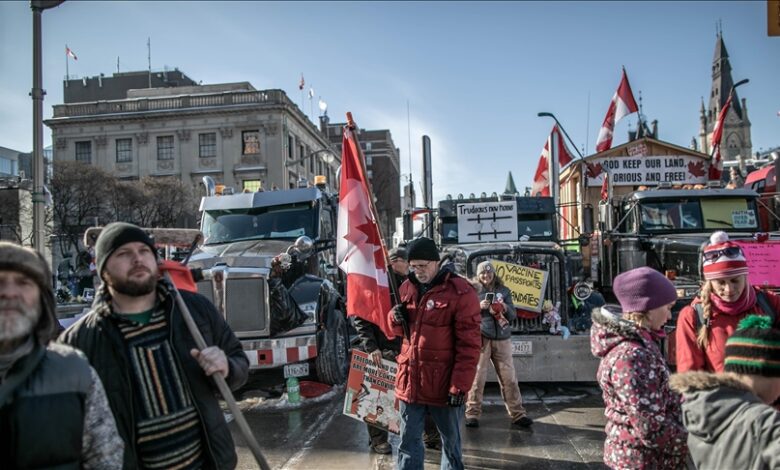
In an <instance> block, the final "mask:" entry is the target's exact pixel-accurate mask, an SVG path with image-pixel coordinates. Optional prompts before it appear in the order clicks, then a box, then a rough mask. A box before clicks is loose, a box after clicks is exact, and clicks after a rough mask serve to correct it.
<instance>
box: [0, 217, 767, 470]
mask: <svg viewBox="0 0 780 470" xmlns="http://www.w3.org/2000/svg"><path fill="white" fill-rule="evenodd" d="M389 260H390V261H391V263H390V268H391V275H393V276H395V281H396V282H395V284H397V285H398V289H397V291H396V292H394V293H393V302H394V307H393V308H392V309H391V310H390V311H389V312H388V314H387V319H388V321H389V323H390V324H391V326H392V329H393V333H394V334H395V335H396V337H397V339H395V340H392V339H388V338H387V336H385V335H384V334H383V333H382V331H381V330H380V329H379V328H378V327H377V326H376V325H374V324H371V323H369V322H364V321H356V329H357V331H358V334H359V337H360V340H361V347H362V348H363V349H364V350H365V351H366V352H367V353H368V354H369V355H370V356H371V357H372V358H373V360H374V361H375V362H376V363H377V364H381V362H382V360H383V359H387V360H393V361H396V362H397V365H398V372H397V375H396V379H395V380H396V381H395V395H396V398H397V399H399V402H400V419H401V422H400V444H399V447H398V458H397V467H398V468H399V469H421V468H423V462H424V454H425V447H426V446H427V447H429V448H437V449H439V448H440V449H441V465H442V468H452V469H462V468H465V466H464V462H463V451H462V444H461V442H462V438H461V427H462V425H464V424H465V426H466V427H472V428H475V427H478V425H479V421H478V420H479V417H480V413H481V405H482V403H481V402H482V392H483V388H484V383H485V376H486V372H487V368H488V367H489V364H490V363H492V364H493V367H494V368H495V369H496V373H497V376H498V379H499V384H500V387H501V393H502V397H503V398H504V401H505V406H506V410H507V413H508V415H509V417H510V420H511V421H512V423H513V424H516V425H518V426H520V427H525V428H527V427H529V426H530V425H531V424H532V423H533V421H532V420H531V419H530V417H528V416H527V414H526V411H525V409H524V408H523V405H522V398H521V395H520V391H519V388H518V382H517V376H516V373H515V369H514V364H513V362H512V359H511V351H509V350H508V349H509V348H508V346H509V338H510V335H511V330H510V327H509V323H510V322H511V321H512V320H514V313H515V312H514V306H513V304H512V298H511V292H510V291H509V290H508V289H507V288H506V287H505V286H504V285H503V284H502V283H501V280H500V279H499V278H498V277H497V276H496V273H495V269H494V267H493V265H492V263H491V262H490V261H485V262H482V263H480V264H479V266H478V268H477V275H476V277H475V278H474V279H473V280H471V281H469V280H468V279H465V278H463V277H461V276H459V275H458V274H456V273H455V272H454V269H453V266H452V264H451V263H449V262H447V260H442V259H441V256H440V253H439V251H438V249H437V247H436V244H435V242H434V241H433V240H431V239H428V238H418V239H415V240H413V241H412V242H410V243H409V245H408V246H407V247H406V248H405V249H395V250H393V251H392V252H391V253H390V254H389ZM158 261H159V260H158V259H157V252H156V250H155V247H154V243H153V241H152V240H151V239H150V238H149V236H148V235H147V234H146V233H145V232H144V231H143V230H142V229H140V228H139V227H136V226H134V225H131V224H125V223H114V224H110V225H108V226H107V227H106V228H105V229H104V230H103V231H102V233H101V235H100V237H99V238H98V240H97V243H96V246H95V263H96V266H95V269H96V272H97V275H98V276H99V279H100V281H101V285H100V288H99V290H98V292H97V294H96V300H95V302H94V304H93V306H92V309H91V310H90V312H89V313H88V314H87V315H85V316H84V317H83V318H81V319H80V320H79V321H77V322H76V323H75V324H73V325H71V326H70V327H69V328H68V329H67V330H65V331H64V332H60V331H59V330H58V323H57V320H56V316H55V312H54V305H55V302H54V292H53V289H52V285H51V284H52V282H51V281H52V276H51V274H50V271H49V268H48V266H47V265H46V263H45V261H44V260H43V258H42V257H41V256H40V255H39V254H38V253H36V252H35V251H33V250H31V249H29V248H24V247H21V246H19V245H15V244H10V243H4V242H3V243H0V432H1V433H2V435H3V436H7V435H13V439H3V440H2V442H0V461H2V462H4V463H6V464H9V465H10V468H49V467H58V468H60V467H61V468H79V467H81V468H171V467H173V466H175V467H178V468H234V467H235V466H236V463H237V457H236V451H235V446H234V444H233V441H232V438H231V435H230V432H229V431H228V428H227V424H226V422H225V419H224V417H223V415H222V411H221V409H220V406H219V404H218V402H217V399H216V398H215V395H214V393H213V392H214V390H213V387H212V384H211V383H210V382H209V376H211V375H213V374H219V375H220V376H222V377H223V378H225V380H226V381H227V383H228V385H230V387H231V388H234V389H235V388H237V387H240V386H241V385H243V384H244V382H245V381H246V379H247V374H248V368H249V364H248V360H247V358H246V356H245V354H244V353H243V351H242V348H241V344H240V343H239V341H238V340H237V338H236V336H235V335H234V333H233V332H232V331H231V330H230V328H229V327H228V325H227V324H226V323H225V321H224V319H223V318H222V317H221V316H220V315H219V314H218V313H217V311H216V309H215V308H214V306H213V305H212V304H211V303H210V302H209V301H208V300H206V299H205V298H204V297H202V296H200V295H198V294H195V293H190V292H181V297H182V299H183V302H184V304H185V305H186V307H187V309H188V310H189V312H190V313H191V314H192V315H193V316H194V317H195V322H196V324H197V325H198V326H199V329H201V330H202V331H201V332H202V333H203V335H204V336H205V339H206V342H207V343H208V344H209V345H210V346H209V347H207V348H206V349H203V350H198V349H197V348H196V347H195V344H194V340H193V339H192V337H191V336H190V335H188V334H186V331H187V329H186V327H185V326H184V325H183V319H182V312H181V311H180V310H179V308H180V307H179V305H178V304H177V303H176V302H175V301H174V299H175V297H174V288H173V287H172V286H171V285H170V284H169V283H168V281H166V280H165V279H164V278H163V277H161V276H160V272H159V267H158ZM702 266H703V285H702V289H701V292H700V295H699V296H698V298H696V299H695V300H694V301H693V302H692V303H691V305H689V306H687V307H685V308H684V309H683V310H682V311H681V313H680V315H679V317H678V319H677V333H676V337H677V349H676V351H677V352H676V355H677V368H678V373H676V374H672V373H671V371H670V369H669V367H668V365H667V362H666V360H665V358H664V355H663V354H662V352H661V348H660V347H659V344H660V343H661V342H662V340H663V338H664V335H665V333H664V325H666V324H667V322H669V320H670V319H671V310H672V306H673V305H674V303H675V302H676V300H677V292H676V289H675V287H674V285H673V284H672V283H671V282H670V281H669V280H668V279H667V278H666V277H665V276H664V275H662V274H661V273H659V272H657V271H655V270H653V269H651V268H648V267H643V268H637V269H634V270H631V271H628V272H625V273H622V274H620V275H618V276H617V277H616V278H615V279H614V283H613V290H614V293H615V296H616V298H617V300H618V302H619V304H620V305H619V307H618V306H609V305H608V306H604V307H600V308H597V309H595V310H594V311H593V313H592V321H593V326H592V328H591V350H592V352H593V354H594V355H595V356H597V357H598V358H599V359H600V365H599V368H598V372H597V377H596V379H597V381H598V383H599V386H600V387H601V389H602V393H603V398H604V405H605V416H606V418H607V424H606V429H605V432H606V439H605V443H604V462H605V464H606V465H607V466H609V467H610V468H614V469H629V468H632V469H633V468H640V469H655V468H659V469H660V468H663V469H667V468H668V469H677V468H698V469H719V468H745V469H772V468H780V414H779V413H778V411H777V408H775V407H773V406H777V405H778V401H779V399H780V328H779V327H780V324H779V322H780V320H779V319H778V310H779V309H780V297H778V296H777V295H775V294H773V293H771V292H768V291H765V290H762V289H759V288H758V287H756V286H751V285H750V284H749V282H748V272H749V267H748V264H747V261H746V259H745V256H744V253H743V252H742V250H741V248H740V246H739V245H738V244H736V243H734V242H732V241H730V240H729V239H728V236H727V235H726V234H725V233H723V232H716V233H715V234H713V236H712V238H711V240H710V243H709V244H708V245H707V246H706V247H705V248H704V249H703V255H702ZM410 268H411V270H410ZM58 335H59V339H58V340H57V341H53V340H54V339H55V338H56V337H57V336H58ZM150 371H154V373H150ZM423 378H426V379H425V380H423ZM52 420H55V421H56V422H57V423H58V426H57V427H56V428H52V427H51V426H50V423H51V422H52ZM464 420H465V422H464ZM368 434H369V445H370V447H371V449H372V450H373V451H374V452H376V453H379V454H387V453H390V452H392V447H391V446H390V444H389V443H388V440H387V432H386V431H383V430H382V429H380V428H377V427H375V426H373V425H370V424H369V426H368Z"/></svg>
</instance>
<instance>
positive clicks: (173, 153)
mask: <svg viewBox="0 0 780 470" xmlns="http://www.w3.org/2000/svg"><path fill="white" fill-rule="evenodd" d="M182 75H183V74H182ZM185 77H186V76H185ZM188 80H189V79H188ZM90 83H91V82H90ZM128 83H130V85H128V86H134V85H133V84H132V83H131V82H128ZM70 86H73V84H69V87H70ZM112 93H115V92H114V91H112ZM45 123H46V125H47V126H49V127H50V128H51V131H52V143H53V146H54V148H53V158H54V160H55V161H67V160H76V161H81V162H84V163H88V164H91V165H95V166H98V167H100V168H102V169H104V170H106V171H108V172H109V173H111V174H114V175H116V176H117V177H119V178H123V179H139V178H143V177H146V176H151V177H155V176H160V177H163V176H168V177H170V176H176V177H179V178H181V179H182V181H184V182H190V183H192V184H194V185H196V186H197V185H199V183H200V182H201V180H202V177H203V176H211V177H212V178H214V180H215V181H216V183H217V184H224V185H225V186H229V187H233V188H234V189H235V190H236V191H242V190H248V191H256V190H258V189H261V188H262V189H272V188H292V187H295V186H296V185H297V184H299V181H300V180H301V179H302V178H303V179H305V180H306V181H313V178H314V176H315V175H320V174H322V175H325V176H326V177H327V178H328V182H329V184H330V185H331V187H332V188H337V184H338V182H336V181H335V175H336V169H337V168H338V166H339V164H340V160H341V158H340V155H341V154H340V152H337V151H335V150H334V149H333V148H332V147H331V145H330V142H329V141H328V139H327V138H326V137H325V136H323V135H322V134H321V133H320V132H319V130H318V129H317V127H316V126H315V125H314V124H313V123H312V122H311V121H309V119H308V118H307V117H306V115H305V114H304V113H303V112H302V111H301V110H300V109H299V108H298V106H296V105H295V104H294V103H293V102H292V100H290V99H289V98H288V96H287V95H286V94H285V92H284V91H282V90H256V89H255V88H254V87H252V85H251V84H249V83H248V82H240V83H225V84H215V85H187V86H165V87H158V88H142V89H126V90H125V97H124V98H121V99H110V100H97V101H85V102H70V103H67V102H66V103H65V104H61V105H55V106H54V116H53V117H52V118H51V119H49V120H47V121H45ZM327 154H330V155H332V156H334V157H335V158H331V159H329V162H328V163H326V161H325V159H323V158H322V157H323V155H327Z"/></svg>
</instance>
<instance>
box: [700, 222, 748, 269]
mask: <svg viewBox="0 0 780 470" xmlns="http://www.w3.org/2000/svg"><path fill="white" fill-rule="evenodd" d="M702 256H703V258H704V265H703V268H704V269H703V270H704V279H706V280H708V281H709V280H711V279H725V278H729V277H734V276H739V275H742V274H747V273H748V264H747V260H745V253H744V252H743V251H742V248H740V246H739V245H737V244H736V243H734V242H733V241H731V240H729V236H728V234H727V233H726V232H722V231H718V232H715V233H713V234H712V236H711V237H710V244H709V245H707V246H706V247H705V248H704V252H703V254H702Z"/></svg>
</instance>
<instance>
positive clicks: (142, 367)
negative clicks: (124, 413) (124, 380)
mask: <svg viewBox="0 0 780 470" xmlns="http://www.w3.org/2000/svg"><path fill="white" fill-rule="evenodd" d="M116 317H118V321H117V326H118V327H119V330H120V331H121V333H122V335H123V336H124V339H125V347H126V348H127V349H126V350H127V355H128V358H129V359H130V365H131V381H132V385H133V395H134V397H135V403H136V442H135V445H136V447H137V450H138V455H139V459H140V462H141V465H142V466H143V467H144V468H147V469H157V468H160V469H162V468H164V469H197V468H201V467H202V466H203V465H204V455H203V439H202V437H203V436H202V433H201V422H200V418H199V416H198V412H197V410H196V409H195V405H194V402H193V398H192V394H191V393H190V391H189V388H188V384H187V381H186V378H185V377H184V373H183V371H182V370H181V368H180V367H179V365H178V363H177V361H176V358H175V356H174V354H175V353H174V351H173V347H172V345H171V343H170V341H169V333H168V332H169V329H168V321H167V319H166V316H165V312H164V311H163V309H162V308H159V307H158V308H157V309H156V310H155V311H154V313H152V316H151V318H150V320H149V322H148V323H146V324H139V323H135V322H133V321H129V320H127V319H124V318H122V317H121V315H116Z"/></svg>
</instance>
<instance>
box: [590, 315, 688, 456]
mask: <svg viewBox="0 0 780 470" xmlns="http://www.w3.org/2000/svg"><path fill="white" fill-rule="evenodd" d="M592 320H593V326H592V327H591V330H590V334H591V339H590V347H591V352H592V353H593V355H594V356H596V357H599V358H601V363H600V364H599V368H598V372H597V376H596V378H597V380H598V382H599V386H600V387H601V390H602V394H603V397H604V408H605V409H604V414H605V415H606V418H607V426H606V433H607V438H606V440H605V441H604V463H606V464H607V465H608V466H609V467H611V468H615V469H618V468H620V469H622V468H632V469H675V468H682V467H683V466H684V464H685V457H686V455H687V447H686V443H685V440H686V437H687V436H686V433H685V428H683V426H682V420H681V417H680V396H679V395H678V394H676V393H674V392H673V391H672V390H671V389H670V388H669V369H668V368H667V366H666V361H665V360H664V358H663V355H662V354H661V351H660V349H659V348H658V345H657V344H656V343H655V341H654V337H653V335H652V334H651V333H650V331H649V330H647V329H645V328H640V327H638V326H637V325H636V324H635V323H633V322H629V321H625V320H622V319H621V318H620V312H619V311H615V310H608V309H607V308H604V307H602V308H601V309H595V310H593V314H592Z"/></svg>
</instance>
